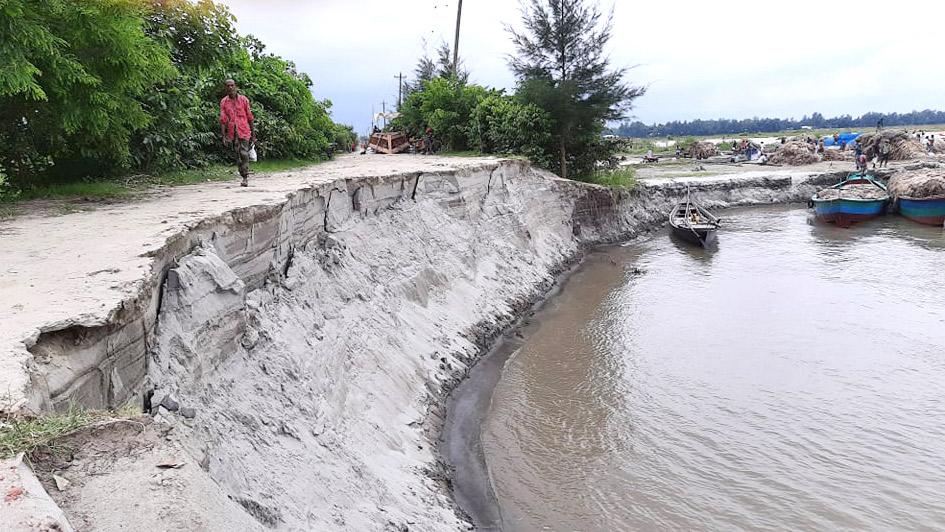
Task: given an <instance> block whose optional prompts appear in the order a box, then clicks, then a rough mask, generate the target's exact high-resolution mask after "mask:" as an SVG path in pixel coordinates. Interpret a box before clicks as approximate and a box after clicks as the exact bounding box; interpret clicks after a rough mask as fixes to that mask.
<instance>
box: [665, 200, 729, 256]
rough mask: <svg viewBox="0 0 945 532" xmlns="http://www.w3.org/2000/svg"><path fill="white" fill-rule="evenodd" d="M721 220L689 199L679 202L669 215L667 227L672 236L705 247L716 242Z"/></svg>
mask: <svg viewBox="0 0 945 532" xmlns="http://www.w3.org/2000/svg"><path fill="white" fill-rule="evenodd" d="M721 223H722V220H721V219H719V218H716V217H715V216H714V215H713V214H712V213H710V212H709V211H707V210H705V209H704V208H703V207H702V206H701V205H699V204H697V203H696V202H694V201H692V200H691V199H690V198H689V193H688V192H687V193H686V201H680V202H679V203H677V204H676V206H675V207H673V211H672V212H671V213H670V214H669V225H670V227H672V228H673V234H675V235H676V236H678V237H679V238H681V239H683V240H685V241H686V242H690V243H692V244H695V245H697V246H702V247H707V246H709V245H711V244H712V243H714V242H715V241H716V240H717V233H718V229H719V226H720V225H721Z"/></svg>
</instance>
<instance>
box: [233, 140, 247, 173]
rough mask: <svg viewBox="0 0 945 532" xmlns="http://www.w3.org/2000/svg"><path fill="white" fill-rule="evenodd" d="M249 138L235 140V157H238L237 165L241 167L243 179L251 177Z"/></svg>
mask: <svg viewBox="0 0 945 532" xmlns="http://www.w3.org/2000/svg"><path fill="white" fill-rule="evenodd" d="M249 148H250V142H249V139H236V140H234V141H233V157H234V158H235V159H236V165H237V166H238V167H239V169H240V176H242V177H243V179H246V178H247V177H249Z"/></svg>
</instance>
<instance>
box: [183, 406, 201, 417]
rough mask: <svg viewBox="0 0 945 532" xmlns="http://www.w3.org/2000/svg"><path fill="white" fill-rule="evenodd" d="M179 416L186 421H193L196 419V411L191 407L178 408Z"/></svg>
mask: <svg viewBox="0 0 945 532" xmlns="http://www.w3.org/2000/svg"><path fill="white" fill-rule="evenodd" d="M180 415H181V416H183V417H185V418H187V419H194V418H195V417H197V409H195V408H194V407H192V406H182V407H181V408H180Z"/></svg>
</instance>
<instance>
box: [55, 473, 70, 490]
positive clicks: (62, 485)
mask: <svg viewBox="0 0 945 532" xmlns="http://www.w3.org/2000/svg"><path fill="white" fill-rule="evenodd" d="M52 478H53V482H55V483H56V489H57V490H59V491H66V490H67V489H69V486H70V485H71V484H72V483H71V482H69V481H68V480H66V479H64V478H62V477H60V476H59V475H53V477H52Z"/></svg>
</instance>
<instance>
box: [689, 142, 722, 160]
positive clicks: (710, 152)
mask: <svg viewBox="0 0 945 532" xmlns="http://www.w3.org/2000/svg"><path fill="white" fill-rule="evenodd" d="M718 154H719V148H718V146H716V145H715V144H712V143H711V142H696V143H694V144H693V145H692V146H690V147H689V156H690V157H692V158H693V159H708V158H709V157H714V156H716V155H718Z"/></svg>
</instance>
